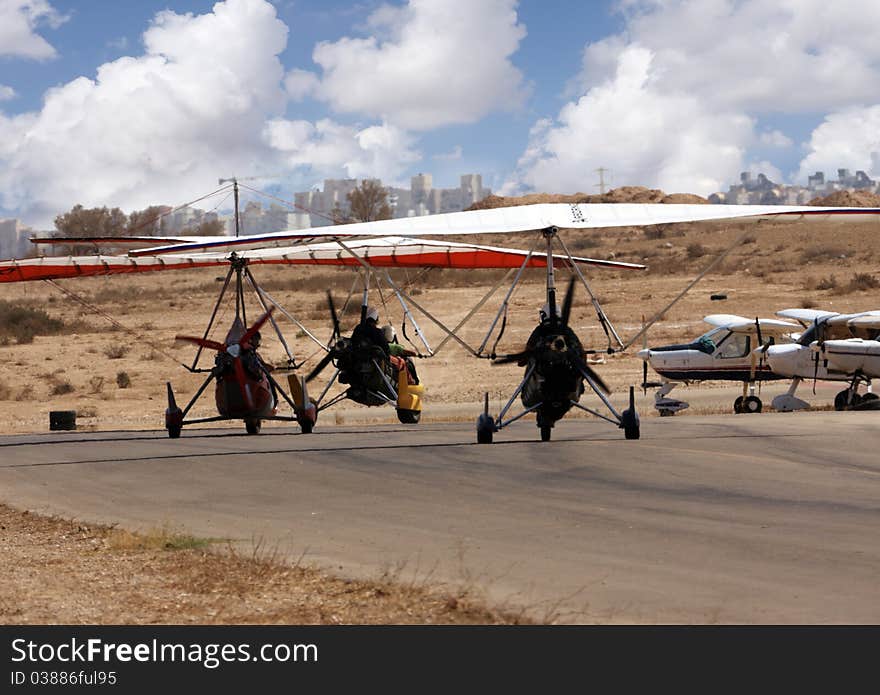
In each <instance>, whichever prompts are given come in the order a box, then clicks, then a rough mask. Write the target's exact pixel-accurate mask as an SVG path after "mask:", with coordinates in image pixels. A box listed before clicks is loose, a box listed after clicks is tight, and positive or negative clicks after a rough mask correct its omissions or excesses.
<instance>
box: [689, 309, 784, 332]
mask: <svg viewBox="0 0 880 695" xmlns="http://www.w3.org/2000/svg"><path fill="white" fill-rule="evenodd" d="M703 321H705V322H706V323H708V324H710V325H712V326H721V327H723V328H727V329H728V330H730V331H732V332H734V333H748V334H753V333H757V330H756V328H755V319H749V318H746V317H745V316H737V315H736V314H710V315H709V316H706V317H704V318H703ZM758 324H760V326H761V333H766V334H767V335H780V334H783V333H791V332H792V331H793V330H795V331H796V330H800V328H801V327H800V325H798V324H796V323H789V322H788V321H778V320H776V319H758Z"/></svg>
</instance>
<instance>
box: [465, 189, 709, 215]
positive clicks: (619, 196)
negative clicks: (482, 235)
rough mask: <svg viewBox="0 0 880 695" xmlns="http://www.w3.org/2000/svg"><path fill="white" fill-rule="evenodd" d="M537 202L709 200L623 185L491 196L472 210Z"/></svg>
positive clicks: (674, 201) (474, 205)
mask: <svg viewBox="0 0 880 695" xmlns="http://www.w3.org/2000/svg"><path fill="white" fill-rule="evenodd" d="M537 203H691V204H708V203H709V201H708V200H706V199H705V198H702V197H700V196H698V195H694V194H692V193H670V194H668V195H667V194H666V193H664V192H663V191H661V190H660V189H657V188H645V187H644V186H621V187H620V188H613V189H611V190H610V191H608V192H607V193H603V194H601V195H588V194H586V193H573V194H572V195H562V194H558V193H530V194H528V195H523V196H511V197H505V196H500V195H490V196H489V197H487V198H483V200H480V201H478V202H476V203H474V204H473V205H471V206H470V207H469V208H468V210H488V209H491V208H504V207H513V206H516V205H535V204H537Z"/></svg>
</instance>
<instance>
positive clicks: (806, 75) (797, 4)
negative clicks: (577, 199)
mask: <svg viewBox="0 0 880 695" xmlns="http://www.w3.org/2000/svg"><path fill="white" fill-rule="evenodd" d="M617 7H618V9H619V10H620V12H621V13H622V16H623V18H624V21H625V29H624V30H623V31H622V32H621V33H619V34H615V35H612V36H609V37H606V38H604V39H602V40H600V41H597V42H595V43H591V44H588V45H587V46H586V47H585V49H584V53H583V66H582V71H581V73H580V74H579V75H578V76H577V77H576V78H575V79H573V80H572V81H571V82H570V83H569V86H568V90H567V92H566V94H567V96H568V97H569V98H571V101H570V103H568V104H567V105H566V106H565V107H563V108H562V109H561V110H560V112H559V114H558V115H557V116H556V117H555V118H552V119H547V118H544V119H542V120H541V121H539V122H538V123H537V124H536V127H535V129H534V130H533V134H532V136H531V139H530V142H529V144H528V146H527V147H526V150H525V152H524V153H523V156H522V158H521V159H520V165H519V170H518V171H517V173H516V175H515V176H513V177H511V179H510V180H509V181H508V182H507V183H506V185H505V190H507V191H516V190H521V189H523V188H530V187H536V188H547V189H548V190H549V189H550V187H554V188H553V190H576V189H586V190H590V189H591V186H589V184H588V183H585V182H588V181H592V180H593V179H594V178H595V175H594V174H592V173H591V172H590V171H589V169H587V168H585V167H592V168H596V167H598V166H600V165H601V166H605V167H610V168H611V169H613V170H614V173H615V181H616V182H618V183H619V184H621V185H622V184H624V183H626V184H641V185H651V186H661V187H664V188H668V186H669V185H670V184H671V185H673V186H674V188H675V189H677V190H689V191H692V192H695V193H707V192H711V190H713V188H712V187H713V186H714V185H715V184H714V182H716V181H717V182H729V181H731V180H735V177H736V174H737V173H738V171H739V170H741V169H751V168H752V167H754V166H756V164H758V162H757V160H758V158H757V157H755V156H753V154H752V153H751V152H750V150H751V149H759V148H764V149H765V150H766V148H775V149H776V150H777V151H781V150H783V149H786V148H791V146H792V145H794V144H795V143H794V142H793V139H792V137H791V135H790V134H787V133H785V132H783V130H779V129H777V130H771V131H766V130H765V131H763V132H761V133H760V134H756V132H755V128H756V124H757V123H760V119H761V117H762V116H768V115H772V114H774V113H777V112H781V113H804V114H814V113H826V114H829V117H828V119H826V123H825V124H823V125H822V126H821V127H820V128H819V130H817V132H816V133H814V134H813V137H812V142H811V143H810V149H811V154H810V155H809V156H808V158H807V159H805V160H804V163H803V165H802V166H801V175H803V171H805V170H807V169H810V168H811V167H813V166H814V165H813V164H812V163H813V162H818V161H820V160H822V161H825V159H826V157H825V155H820V152H824V153H825V154H827V155H828V157H827V160H828V161H829V162H830V159H831V158H832V157H834V155H833V154H832V151H831V150H830V148H826V147H825V146H824V145H823V144H822V143H823V142H824V141H825V139H826V138H828V137H829V135H828V133H829V131H834V133H835V135H834V138H835V140H836V144H837V145H838V146H839V149H838V155H837V157H836V158H834V159H835V161H834V163H833V166H834V168H836V167H837V166H849V167H850V168H856V165H855V164H854V163H850V162H855V161H856V159H858V161H862V162H868V161H870V153H867V154H862V155H861V156H860V157H858V158H856V156H855V151H856V150H858V148H859V147H862V146H864V145H865V143H867V142H870V141H871V140H872V137H874V136H873V132H876V126H873V127H875V130H874V131H871V130H870V128H871V127H872V125H871V119H870V118H866V117H863V118H857V117H854V116H853V113H854V112H853V111H852V109H854V108H856V107H857V106H860V107H862V114H863V116H864V115H865V114H866V113H869V112H870V107H869V108H867V109H866V108H865V105H866V104H867V105H871V104H874V103H876V102H877V96H876V95H877V94H878V93H880V43H878V42H877V41H876V40H875V37H874V36H873V35H872V32H870V31H867V30H866V29H865V27H871V26H875V25H876V24H877V23H878V22H880V4H878V3H864V2H862V1H861V0H840V1H839V2H835V3H827V2H822V1H821V0H784V1H783V2H778V3H767V2H764V1H763V0H705V1H702V2H686V1H683V0H662V1H661V0H620V2H619V3H618V5H617ZM688 27H699V30H688V29H687V28H688ZM640 55H641V56H642V57H641V58H639V56H640ZM645 55H650V65H649V67H647V68H643V69H635V68H634V63H641V64H642V65H643V66H644V64H645V58H644V56H645ZM625 75H631V76H633V75H635V76H637V78H636V79H635V80H633V79H629V80H628V79H626V78H625ZM639 76H640V77H639ZM838 112H839V113H840V114H841V115H842V116H841V118H839V119H838V118H837V117H835V114H837V113H838ZM842 121H846V122H847V123H848V126H849V127H850V128H851V130H850V131H849V133H846V132H845V129H843V128H836V127H834V126H833V125H832V123H838V122H842ZM658 124H663V127H658ZM611 143H613V145H612V144H611ZM847 153H852V154H853V157H854V158H853V159H846V157H848V156H849V155H848V154H847ZM764 155H765V156H766V155H767V152H766V151H765V152H764ZM760 164H761V165H766V166H767V169H765V173H767V172H770V171H772V172H773V173H774V175H777V174H778V175H779V177H780V179H782V180H784V179H783V177H782V176H781V174H779V169H778V168H777V167H775V166H774V165H772V164H771V163H769V162H761V163H760ZM865 166H867V164H866V165H865ZM768 175H769V174H768ZM682 186H687V188H682ZM714 190H719V188H714Z"/></svg>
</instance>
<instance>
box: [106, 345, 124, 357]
mask: <svg viewBox="0 0 880 695" xmlns="http://www.w3.org/2000/svg"><path fill="white" fill-rule="evenodd" d="M127 354H128V346H127V345H123V344H122V343H114V344H113V345H108V346H107V347H106V348H104V355H105V356H106V357H107V359H110V360H119V359H122V358H123V357H125V356H126V355H127Z"/></svg>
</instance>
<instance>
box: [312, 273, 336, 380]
mask: <svg viewBox="0 0 880 695" xmlns="http://www.w3.org/2000/svg"><path fill="white" fill-rule="evenodd" d="M327 306H328V307H329V308H330V320H331V321H332V322H333V337H332V338H330V343H331V346H330V350H329V352H327V354H326V355H324V357H322V358H321V361H320V362H318V364H316V365H315V368H314V369H312V371H311V372H309V375H308V376H307V377H306V382H309V381H311V380H312V379H314V378H315V377H316V376H318V374H320V373H321V372H322V371H323V370H324V367H326V366H327V365H328V364H330V362H332V361H333V359H335V358H336V357H337V353H336V341H337V340H339V336H340V335H341V331H340V329H339V316H338V315H337V314H336V305H335V304H334V303H333V295H332V294H330V290H327Z"/></svg>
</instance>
